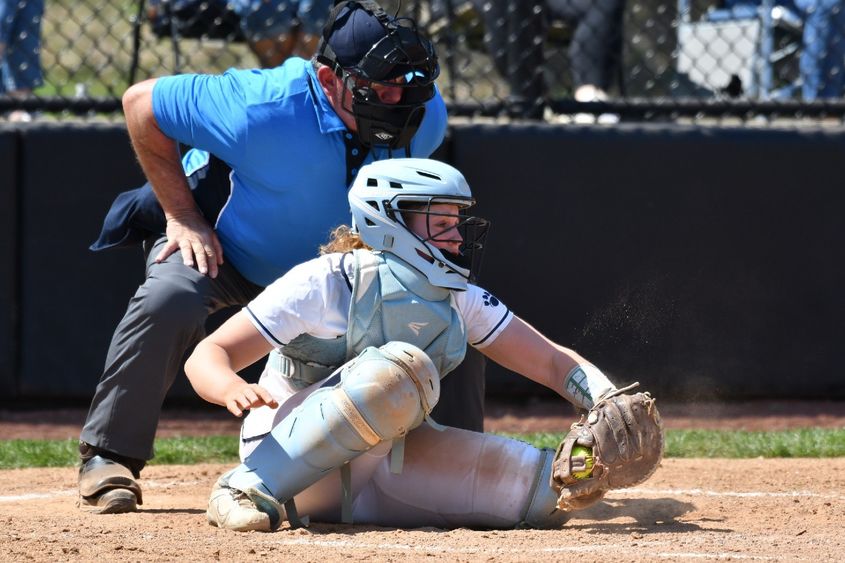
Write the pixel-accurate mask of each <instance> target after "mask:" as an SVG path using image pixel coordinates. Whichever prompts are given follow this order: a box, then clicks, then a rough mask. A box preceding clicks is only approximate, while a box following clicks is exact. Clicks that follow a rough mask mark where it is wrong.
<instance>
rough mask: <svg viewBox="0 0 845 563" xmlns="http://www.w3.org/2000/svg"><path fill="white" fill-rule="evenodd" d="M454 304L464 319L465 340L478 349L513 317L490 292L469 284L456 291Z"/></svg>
mask: <svg viewBox="0 0 845 563" xmlns="http://www.w3.org/2000/svg"><path fill="white" fill-rule="evenodd" d="M453 295H454V296H455V304H456V305H457V307H458V310H459V311H460V312H461V315H462V316H463V319H464V325H465V326H466V330H467V342H468V343H469V344H470V345H471V346H473V347H475V348H478V349H483V348H485V347H487V346H489V345H490V344H491V343H492V342H493V341H494V340H496V338H498V337H499V335H500V334H501V333H502V331H503V330H505V327H506V326H508V324H509V323H510V322H511V320H512V319H513V313H512V312H511V311H510V309H508V308H507V306H506V305H505V304H504V303H502V302H501V301H499V299H497V298H496V297H495V296H494V295H493V294H492V293H490V292H489V291H487V290H485V289H482V288H480V287H478V286H475V285H472V284H469V285H468V286H467V290H466V291H456V292H454V293H453Z"/></svg>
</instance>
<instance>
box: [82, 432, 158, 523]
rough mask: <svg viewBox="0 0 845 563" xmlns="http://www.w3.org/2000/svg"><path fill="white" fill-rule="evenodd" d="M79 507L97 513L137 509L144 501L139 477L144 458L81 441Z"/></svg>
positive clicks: (120, 512) (119, 512) (114, 512)
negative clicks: (131, 456) (110, 450)
mask: <svg viewBox="0 0 845 563" xmlns="http://www.w3.org/2000/svg"><path fill="white" fill-rule="evenodd" d="M79 453H80V457H81V462H82V465H81V466H80V468H79V507H80V508H82V509H83V510H86V511H88V512H93V513H95V514H122V513H124V512H134V511H135V510H137V509H138V506H137V505H139V504H143V501H142V498H141V487H140V486H139V485H138V483H137V482H136V481H135V479H137V478H138V477H139V476H140V472H141V469H142V468H143V467H144V462H143V461H140V460H135V459H130V458H126V457H123V456H119V455H117V454H112V453H111V452H107V451H105V450H100V449H99V448H95V447H94V446H91V445H89V444H86V443H85V442H80V443H79Z"/></svg>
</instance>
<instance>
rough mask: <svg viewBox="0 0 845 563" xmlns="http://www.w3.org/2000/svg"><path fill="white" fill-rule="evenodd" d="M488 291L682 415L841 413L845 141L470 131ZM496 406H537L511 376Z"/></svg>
mask: <svg viewBox="0 0 845 563" xmlns="http://www.w3.org/2000/svg"><path fill="white" fill-rule="evenodd" d="M452 133H453V139H452V140H453V158H454V160H453V163H454V164H455V165H456V166H457V167H458V168H460V169H461V170H462V171H463V172H464V173H465V175H466V177H467V179H468V180H469V182H470V185H471V186H472V187H473V190H474V193H475V194H476V196H477V197H478V198H479V199H480V204H479V205H478V208H477V209H478V214H480V215H482V216H487V217H488V218H490V219H492V220H493V226H492V230H491V234H490V239H489V245H488V252H487V253H486V255H485V264H484V270H483V273H482V278H481V285H483V286H485V287H487V288H488V289H490V290H492V291H493V292H494V293H495V294H497V295H498V296H499V297H500V298H502V300H503V301H504V302H505V303H507V304H508V305H509V306H510V307H511V308H512V309H513V310H515V311H516V312H517V313H518V314H519V315H521V316H523V317H524V318H525V319H527V320H529V322H531V323H532V324H534V325H535V326H537V327H538V328H540V329H541V330H542V331H544V332H546V333H547V334H548V335H549V336H551V337H552V338H553V339H555V340H557V341H558V342H560V343H562V344H564V345H567V346H571V347H573V348H575V349H576V350H579V351H580V352H582V353H583V354H584V355H585V356H587V357H588V358H590V359H592V360H593V361H594V362H595V363H597V364H598V365H599V366H600V367H602V368H604V369H605V371H607V372H609V373H610V374H611V375H612V376H613V377H614V379H615V381H616V382H617V383H627V382H631V381H634V380H639V381H641V382H642V383H643V387H644V388H645V389H649V390H653V391H655V392H657V393H660V394H661V395H663V396H667V397H668V396H674V397H688V398H696V397H707V396H717V397H727V398H730V397H757V396H760V397H783V398H792V397H818V398H825V397H837V398H840V399H842V398H845V385H843V384H842V376H841V360H840V358H841V356H842V335H843V334H845V330H843V329H845V320H843V319H845V294H843V290H842V288H843V287H845V245H843V241H845V214H843V212H842V210H843V208H845V190H843V183H842V174H841V162H842V158H843V155H845V132H839V133H822V132H798V131H754V130H726V129H719V130H715V129H714V130H708V129H698V128H696V129H693V128H690V129H683V128H677V127H672V128H668V127H649V128H636V127H620V128H606V129H605V128H560V127H549V126H510V127H505V128H503V127H501V126H499V127H493V126H483V125H475V126H456V127H454V129H453V132H452ZM488 373H490V378H489V381H488V389H489V391H490V392H492V393H499V394H501V393H513V392H514V391H520V390H522V391H527V392H536V391H538V390H539V389H540V388H539V386H536V385H534V384H523V383H522V381H523V380H522V379H521V378H516V377H515V376H513V375H512V374H508V373H507V372H505V371H504V370H502V369H501V368H498V367H496V368H492V367H491V369H490V370H489V372H488Z"/></svg>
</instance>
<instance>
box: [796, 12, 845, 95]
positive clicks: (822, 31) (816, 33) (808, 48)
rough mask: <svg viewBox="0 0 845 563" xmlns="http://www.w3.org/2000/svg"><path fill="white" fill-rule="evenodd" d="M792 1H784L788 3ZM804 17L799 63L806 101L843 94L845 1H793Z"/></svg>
mask: <svg viewBox="0 0 845 563" xmlns="http://www.w3.org/2000/svg"><path fill="white" fill-rule="evenodd" d="M790 4H792V2H786V5H787V6H788V5H790ZM794 6H795V8H796V9H797V10H798V13H799V14H800V15H801V16H802V17H803V19H804V34H803V37H802V41H801V42H802V50H801V57H800V62H799V67H800V69H801V94H802V97H803V98H804V99H805V100H807V101H810V100H815V99H816V98H839V97H842V96H843V95H845V0H794Z"/></svg>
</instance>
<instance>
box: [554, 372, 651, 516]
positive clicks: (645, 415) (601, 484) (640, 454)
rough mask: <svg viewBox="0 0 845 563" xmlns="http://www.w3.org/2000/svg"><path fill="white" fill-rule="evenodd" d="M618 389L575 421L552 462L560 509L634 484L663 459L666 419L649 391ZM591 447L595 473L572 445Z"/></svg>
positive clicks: (579, 505)
mask: <svg viewBox="0 0 845 563" xmlns="http://www.w3.org/2000/svg"><path fill="white" fill-rule="evenodd" d="M632 387H633V386H629V387H627V388H625V389H619V390H616V391H614V392H612V393H610V394H608V395H607V396H606V397H604V398H602V399H601V400H600V401H599V402H597V403H596V405H595V406H594V407H593V408H592V409H590V411H589V413H587V416H586V417H583V416H582V417H581V420H580V421H579V422H576V423H575V424H573V425H572V429H571V430H570V431H569V434H567V435H566V437H565V438H564V440H563V442H561V444H560V446H558V449H557V452H556V453H555V458H554V461H553V462H552V477H551V485H552V487H553V488H554V489H555V490H556V491H558V495H559V496H558V508H560V509H561V510H566V511H568V510H578V509H581V508H586V507H587V506H589V505H591V504H593V503H595V502H598V501H599V500H601V498H602V497H603V496H604V493H605V492H607V491H608V490H610V489H620V488H624V487H632V486H634V485H637V484H639V483H642V482H643V481H645V480H646V479H648V478H649V477H650V476H651V475H652V473H654V471H655V470H656V469H657V467H658V465H659V464H660V460H661V459H662V458H663V444H664V436H663V423H662V422H661V420H660V413H659V412H658V411H657V407H656V406H655V404H654V399H653V398H652V397H651V395H650V394H648V393H636V394H633V395H628V394H625V393H624V392H625V391H627V390H629V389H631V388H632ZM575 446H583V447H585V448H591V449H592V455H593V467H592V473H591V474H590V475H589V476H587V477H581V475H583V472H584V471H585V469H586V467H587V466H586V460H585V458H584V456H583V455H575V456H573V448H574V447H575Z"/></svg>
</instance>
